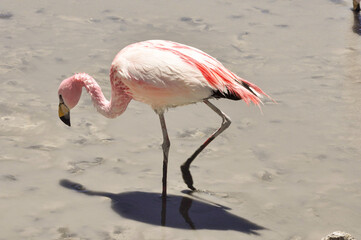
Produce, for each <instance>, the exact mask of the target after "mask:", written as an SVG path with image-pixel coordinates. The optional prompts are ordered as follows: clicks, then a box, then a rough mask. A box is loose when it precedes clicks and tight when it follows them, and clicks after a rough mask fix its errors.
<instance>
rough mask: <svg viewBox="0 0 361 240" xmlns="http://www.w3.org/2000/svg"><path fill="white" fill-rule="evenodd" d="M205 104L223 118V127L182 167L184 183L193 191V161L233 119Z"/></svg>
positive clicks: (206, 102)
mask: <svg viewBox="0 0 361 240" xmlns="http://www.w3.org/2000/svg"><path fill="white" fill-rule="evenodd" d="M203 102H204V103H205V104H206V105H207V106H208V107H210V108H211V109H212V110H213V111H215V112H216V113H217V114H218V115H219V116H220V117H221V118H222V124H221V126H220V127H219V128H218V129H217V131H215V132H214V133H213V134H212V135H211V136H210V137H209V138H208V139H207V140H206V141H205V142H204V143H203V144H202V145H201V146H200V147H199V148H198V149H197V150H196V151H195V152H194V153H193V154H192V156H190V157H189V158H188V159H187V161H185V162H184V163H183V164H182V165H181V171H182V176H183V180H184V182H185V183H186V184H187V186H188V188H190V189H191V190H196V189H195V187H194V186H193V178H192V175H191V172H190V171H189V167H190V165H191V163H192V162H193V160H194V159H195V158H196V157H197V156H198V154H199V153H200V152H202V150H203V149H204V148H205V147H207V145H208V144H209V143H210V142H212V141H213V140H214V139H215V138H216V137H217V136H218V135H219V134H221V133H222V132H223V131H224V130H226V129H227V128H228V127H229V125H231V119H230V118H229V117H228V116H227V115H226V114H225V113H223V112H222V111H221V110H219V109H218V108H217V107H216V106H214V105H213V104H212V103H210V102H209V101H208V100H203Z"/></svg>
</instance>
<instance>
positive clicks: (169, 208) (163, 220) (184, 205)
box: [60, 180, 265, 235]
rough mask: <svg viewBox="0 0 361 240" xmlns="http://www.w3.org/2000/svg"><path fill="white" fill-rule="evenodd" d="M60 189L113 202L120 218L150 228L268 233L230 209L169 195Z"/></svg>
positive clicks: (69, 185) (75, 186)
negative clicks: (146, 224)
mask: <svg viewBox="0 0 361 240" xmlns="http://www.w3.org/2000/svg"><path fill="white" fill-rule="evenodd" d="M60 185H61V186H63V187H65V188H68V189H72V190H76V191H78V192H81V193H83V194H86V195H90V196H102V197H108V198H110V199H111V201H112V203H111V204H112V209H113V210H114V211H115V212H117V213H118V214H119V215H121V216H122V217H125V218H129V219H133V220H136V221H139V222H144V223H148V224H153V225H159V226H160V225H163V226H167V227H172V228H181V229H211V230H234V231H239V232H243V233H247V234H255V235H260V234H259V233H257V231H258V230H263V229H265V228H264V227H262V226H259V225H257V224H255V223H252V222H250V221H248V220H247V219H244V218H241V217H238V216H236V215H233V214H231V213H229V212H227V211H226V210H227V209H229V208H227V207H224V206H222V205H217V204H214V203H205V202H202V201H198V200H195V199H192V198H189V197H186V196H177V195H168V198H167V199H166V200H163V199H162V198H161V196H160V194H159V193H149V192H124V193H119V194H114V193H108V192H97V191H91V190H87V189H85V188H84V187H83V186H82V185H80V184H78V183H74V182H71V181H69V180H61V181H60Z"/></svg>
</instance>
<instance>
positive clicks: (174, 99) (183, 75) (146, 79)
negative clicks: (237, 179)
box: [58, 40, 269, 198]
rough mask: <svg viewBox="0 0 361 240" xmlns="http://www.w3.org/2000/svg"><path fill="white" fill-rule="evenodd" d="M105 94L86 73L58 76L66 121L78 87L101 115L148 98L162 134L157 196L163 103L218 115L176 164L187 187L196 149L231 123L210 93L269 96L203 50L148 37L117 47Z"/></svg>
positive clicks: (236, 97)
mask: <svg viewBox="0 0 361 240" xmlns="http://www.w3.org/2000/svg"><path fill="white" fill-rule="evenodd" d="M110 83H111V100H110V101H108V100H107V99H106V98H105V97H104V95H103V93H102V91H101V88H100V86H99V85H98V83H97V82H96V81H95V80H94V79H93V78H92V77H91V76H89V75H88V74H86V73H77V74H75V75H73V76H71V77H69V78H67V79H65V80H63V81H62V82H61V84H60V86H59V89H58V95H59V117H60V119H61V120H62V121H63V122H64V123H65V124H66V125H68V126H70V109H72V108H74V107H75V106H76V105H77V103H78V101H79V99H80V96H81V92H82V88H83V87H84V88H85V89H86V91H87V92H88V93H89V94H90V96H91V99H92V101H93V104H94V106H95V108H96V109H97V111H98V112H99V113H101V114H102V115H104V116H105V117H107V118H115V117H117V116H119V115H121V114H122V113H123V112H124V111H125V110H126V108H127V105H128V104H129V102H130V101H131V100H132V99H134V100H136V101H139V102H143V103H146V104H149V105H150V106H151V107H152V108H153V110H154V111H155V113H156V114H158V116H159V120H160V125H161V129H162V134H163V144H162V149H163V176H162V197H163V198H166V196H167V167H168V154H169V148H170V141H169V137H168V132H167V127H166V122H165V118H164V112H165V111H166V110H167V109H168V108H174V107H177V106H182V105H187V104H192V103H197V102H204V103H205V104H206V105H207V106H208V107H209V108H211V109H212V110H213V111H214V112H215V113H216V114H217V115H219V116H220V117H221V118H222V124H221V126H220V127H219V128H218V129H217V130H216V131H215V132H214V133H213V134H212V135H211V136H210V137H209V138H208V139H207V140H206V141H205V142H204V143H203V144H202V145H201V146H200V147H199V148H198V149H197V150H196V151H195V152H194V153H193V154H192V155H191V156H190V157H189V158H188V159H187V160H186V161H185V162H184V163H183V164H182V165H181V172H182V177H183V180H184V182H185V183H186V185H187V186H188V188H189V189H191V190H192V191H194V190H196V188H195V187H194V186H193V178H192V175H191V173H190V170H189V168H190V165H191V163H192V162H193V160H194V159H195V158H196V157H197V156H198V154H199V153H200V152H201V151H202V150H203V149H204V148H205V147H206V146H207V145H208V144H209V143H210V142H212V141H213V140H214V139H215V138H216V137H217V136H218V135H219V134H221V133H222V132H223V131H224V130H225V129H226V128H228V127H229V125H230V124H231V119H230V118H229V117H228V116H227V115H226V114H225V113H223V112H222V111H221V110H219V109H218V108H217V107H216V106H215V105H213V104H212V103H211V102H210V101H209V100H210V99H219V98H227V99H231V100H240V99H242V100H243V101H245V102H246V103H247V104H248V103H250V102H253V103H254V104H256V105H258V106H259V104H260V103H262V102H261V98H262V97H263V96H266V97H268V98H269V96H268V95H267V94H266V93H264V92H263V91H262V90H261V89H260V88H259V87H257V86H256V85H255V84H253V83H251V82H249V81H247V80H245V79H242V78H240V77H238V76H237V75H236V74H234V73H232V72H231V71H229V70H228V69H226V68H225V67H224V66H223V65H222V64H221V63H220V62H219V61H217V60H216V59H215V58H213V57H211V56H210V55H208V54H207V53H205V52H203V51H201V50H199V49H197V48H194V47H190V46H187V45H184V44H180V43H176V42H171V41H164V40H148V41H143V42H138V43H134V44H131V45H129V46H127V47H125V48H123V49H122V50H121V51H120V52H119V53H118V54H117V55H116V57H115V58H114V60H113V62H112V64H111V68H110Z"/></svg>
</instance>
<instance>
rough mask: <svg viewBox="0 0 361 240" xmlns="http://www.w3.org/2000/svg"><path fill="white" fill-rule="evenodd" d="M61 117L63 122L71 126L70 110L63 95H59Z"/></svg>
mask: <svg viewBox="0 0 361 240" xmlns="http://www.w3.org/2000/svg"><path fill="white" fill-rule="evenodd" d="M59 118H60V120H61V121H63V123H65V124H66V125H68V126H69V127H70V110H69V108H68V107H67V106H66V105H65V103H64V100H63V98H62V96H61V95H59Z"/></svg>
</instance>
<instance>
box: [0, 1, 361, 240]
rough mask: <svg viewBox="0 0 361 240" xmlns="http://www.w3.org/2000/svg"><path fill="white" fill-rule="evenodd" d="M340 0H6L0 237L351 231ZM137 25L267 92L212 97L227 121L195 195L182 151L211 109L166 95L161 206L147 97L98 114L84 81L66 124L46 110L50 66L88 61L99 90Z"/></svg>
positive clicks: (137, 32) (352, 126) (352, 151)
mask: <svg viewBox="0 0 361 240" xmlns="http://www.w3.org/2000/svg"><path fill="white" fill-rule="evenodd" d="M351 5H352V2H351V0H350V1H346V0H337V1H336V0H329V1H327V0H322V1H321V0H312V1H311V0H305V1H284V0H269V1H252V0H244V1H238V2H235V1H227V0H218V1H206V0H202V1H198V2H197V3H194V2H193V1H188V0H187V1H159V0H155V1H138V0H136V1H103V2H102V3H100V2H99V3H94V2H89V1H61V2H56V3H55V2H49V1H40V0H36V1H25V2H21V3H20V2H18V1H10V0H3V1H2V3H1V6H0V32H1V34H0V43H1V46H2V47H1V48H0V55H1V58H0V76H1V80H0V89H1V94H0V144H1V147H0V189H1V190H0V213H1V217H0V240H3V239H4V240H5V239H6V240H8V239H12V240H15V239H46V240H49V239H54V240H55V239H57V240H58V239H82V240H83V239H84V240H85V239H104V240H105V239H107V240H110V239H179V240H181V239H182V240H183V239H207V240H208V239H268V240H270V239H274V240H276V239H277V240H279V239H286V240H300V239H302V240H303V239H321V238H322V237H324V236H326V235H327V234H328V233H330V232H333V231H336V230H342V231H345V232H348V233H350V234H351V235H353V236H354V237H355V238H357V239H358V238H360V236H361V230H360V225H361V213H360V211H359V205H360V197H361V179H360V177H359V176H360V172H361V164H360V163H361V150H360V149H361V131H360V128H361V98H360V92H361V80H360V76H361V70H360V69H361V68H360V64H359V63H360V62H361V36H360V32H361V31H360V29H361V28H360V17H359V16H358V15H354V14H353V12H352V11H351V10H350V8H351ZM146 39H168V40H173V41H177V42H182V43H185V44H189V45H192V46H195V47H198V48H200V49H202V50H204V51H206V52H208V53H209V54H211V55H212V56H214V57H216V58H217V59H219V60H220V61H221V62H223V63H224V65H225V66H227V67H228V68H229V69H230V70H232V71H234V72H235V73H237V74H238V75H240V76H241V77H243V78H245V79H248V80H250V81H252V82H254V83H256V84H257V85H259V86H260V87H261V88H262V89H263V90H264V91H266V92H267V93H268V94H270V95H271V96H272V97H273V98H274V99H276V100H277V102H278V104H273V103H268V102H266V103H265V105H264V106H263V107H262V112H263V113H261V112H260V111H259V109H258V108H257V107H254V106H247V105H246V104H245V103H243V102H233V101H227V100H219V101H215V100H214V101H213V102H214V103H215V104H216V105H217V106H218V107H219V108H221V109H222V110H223V111H224V112H226V113H227V114H228V115H229V116H230V117H231V119H232V125H231V126H230V128H229V129H227V131H226V132H224V133H223V134H222V135H221V136H220V137H219V138H217V139H216V140H215V141H214V142H213V143H211V144H210V146H209V147H208V148H207V149H206V151H205V152H204V153H202V154H201V155H200V156H199V158H198V159H197V160H196V161H195V162H194V165H193V166H192V168H191V171H192V173H193V177H194V180H195V186H196V187H198V188H199V189H201V190H202V191H200V192H195V193H193V194H191V193H189V192H188V191H187V190H186V186H185V184H184V183H183V181H182V177H181V173H180V170H179V166H180V164H181V163H182V162H183V161H184V160H185V159H186V158H187V157H188V156H189V155H190V154H192V153H193V151H194V150H195V149H196V148H197V146H199V145H200V144H201V143H202V142H203V141H204V140H205V139H206V138H207V136H209V134H210V133H211V132H212V131H213V130H214V129H216V128H217V127H218V126H219V124H220V121H221V120H220V119H219V118H218V116H217V115H215V114H214V113H213V112H212V111H210V110H209V109H208V108H207V107H206V106H205V105H204V104H195V105H190V106H185V107H180V108H176V109H171V110H169V111H168V112H167V114H166V121H167V124H168V129H169V135H170V139H171V143H172V145H171V150H170V162H169V178H168V180H169V181H168V191H169V194H170V195H171V196H170V198H169V201H168V202H167V204H166V206H165V205H164V204H163V205H162V201H161V198H159V196H160V192H161V164H162V162H161V160H162V152H161V147H160V144H161V142H162V136H161V130H160V125H159V120H158V117H157V116H156V115H155V114H154V112H153V111H152V110H151V109H150V107H149V106H147V105H144V104H142V103H139V102H135V101H132V102H131V103H130V105H129V107H128V109H127V111H126V112H125V113H124V114H123V115H122V116H120V117H119V118H117V119H114V120H109V119H105V118H104V117H102V116H100V115H99V114H98V113H96V111H95V110H94V108H93V107H92V106H91V100H90V98H89V96H87V94H83V96H82V99H81V101H80V103H79V105H78V106H77V108H76V109H74V110H73V111H72V124H73V126H72V127H71V128H68V127H66V126H65V125H63V123H62V122H61V121H59V119H58V116H57V107H58V96H57V88H58V85H59V83H60V82H61V80H62V79H64V78H65V77H68V76H70V75H72V74H73V73H76V72H87V73H89V74H90V75H92V76H93V77H94V78H95V79H96V80H97V81H98V82H99V84H100V85H101V87H102V89H103V91H104V93H105V95H106V96H107V97H109V96H110V85H109V78H108V69H109V66H110V63H111V61H112V59H113V58H114V56H115V54H116V53H117V52H118V51H119V50H120V49H121V48H123V47H124V46H126V45H128V44H130V43H133V42H137V41H142V40H146ZM81 186H83V188H82V187H81ZM84 188H86V189H87V190H84ZM74 190H75V191H74ZM162 225H165V226H162Z"/></svg>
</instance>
